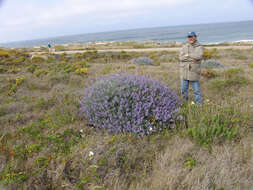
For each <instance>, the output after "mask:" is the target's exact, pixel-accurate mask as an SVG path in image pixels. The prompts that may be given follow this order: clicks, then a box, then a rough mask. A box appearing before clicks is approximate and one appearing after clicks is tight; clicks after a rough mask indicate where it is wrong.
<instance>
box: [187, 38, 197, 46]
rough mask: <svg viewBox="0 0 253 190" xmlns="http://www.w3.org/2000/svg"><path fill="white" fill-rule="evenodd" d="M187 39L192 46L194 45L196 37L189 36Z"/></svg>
mask: <svg viewBox="0 0 253 190" xmlns="http://www.w3.org/2000/svg"><path fill="white" fill-rule="evenodd" d="M187 39H188V42H189V43H190V44H193V43H194V42H195V41H196V36H188V37H187Z"/></svg>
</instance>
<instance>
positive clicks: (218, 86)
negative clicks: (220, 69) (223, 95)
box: [209, 77, 249, 91]
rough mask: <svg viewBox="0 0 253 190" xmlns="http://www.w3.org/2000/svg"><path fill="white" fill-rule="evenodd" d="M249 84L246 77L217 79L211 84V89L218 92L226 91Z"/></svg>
mask: <svg viewBox="0 0 253 190" xmlns="http://www.w3.org/2000/svg"><path fill="white" fill-rule="evenodd" d="M248 83H249V80H248V79H247V78H245V77H237V78H226V79H216V80H213V81H211V82H210V83H209V87H211V88H212V89H215V90H217V91H220V90H224V89H226V88H229V87H240V86H243V85H246V84H248Z"/></svg>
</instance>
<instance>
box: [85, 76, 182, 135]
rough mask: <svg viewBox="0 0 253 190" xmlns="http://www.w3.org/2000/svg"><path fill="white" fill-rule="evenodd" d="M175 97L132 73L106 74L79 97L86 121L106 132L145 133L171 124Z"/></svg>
mask: <svg viewBox="0 0 253 190" xmlns="http://www.w3.org/2000/svg"><path fill="white" fill-rule="evenodd" d="M179 104H180V103H179V101H178V98H177V97H176V95H175V94H174V93H173V92H172V91H171V90H170V89H169V87H168V86H166V85H165V84H163V83H161V82H159V81H155V80H152V79H150V78H147V77H145V76H133V75H120V74H119V75H107V76H105V77H103V78H101V79H100V80H97V81H96V82H95V83H94V84H93V85H92V86H90V87H89V88H88V89H87V90H86V92H85V95H84V97H83V98H82V99H81V100H80V105H81V113H82V114H83V115H84V117H85V119H86V120H87V122H88V124H89V125H92V126H94V127H97V128H101V129H106V130H107V131H108V132H116V133H117V132H120V133H122V132H123V133H124V132H131V133H135V134H141V135H144V134H145V135H149V134H152V133H154V132H157V131H160V130H162V129H164V128H173V127H174V122H175V116H176V113H177V111H178V107H179Z"/></svg>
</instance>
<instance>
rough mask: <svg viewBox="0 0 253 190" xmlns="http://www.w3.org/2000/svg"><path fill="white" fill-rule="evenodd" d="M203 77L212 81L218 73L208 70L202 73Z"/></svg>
mask: <svg viewBox="0 0 253 190" xmlns="http://www.w3.org/2000/svg"><path fill="white" fill-rule="evenodd" d="M201 76H202V77H205V78H208V79H211V78H215V77H216V76H217V72H216V71H215V70H213V69H206V70H203V71H201Z"/></svg>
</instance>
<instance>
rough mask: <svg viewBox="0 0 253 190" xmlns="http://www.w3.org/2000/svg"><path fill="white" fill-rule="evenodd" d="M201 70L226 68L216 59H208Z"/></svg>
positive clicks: (202, 64)
mask: <svg viewBox="0 0 253 190" xmlns="http://www.w3.org/2000/svg"><path fill="white" fill-rule="evenodd" d="M201 68H202V69H214V68H217V69H219V68H221V69H222V68H225V66H224V65H222V64H221V63H219V62H218V61H216V60H214V59H208V60H204V61H202V63H201Z"/></svg>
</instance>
